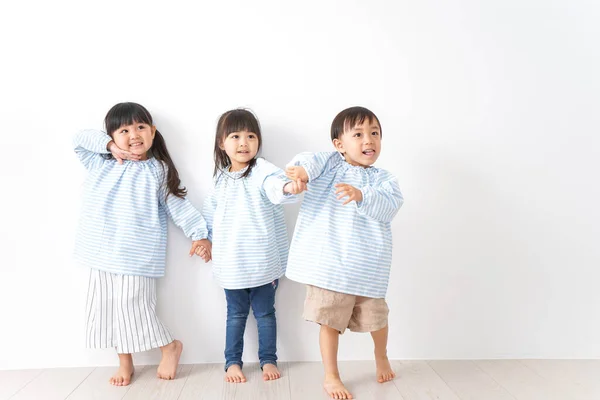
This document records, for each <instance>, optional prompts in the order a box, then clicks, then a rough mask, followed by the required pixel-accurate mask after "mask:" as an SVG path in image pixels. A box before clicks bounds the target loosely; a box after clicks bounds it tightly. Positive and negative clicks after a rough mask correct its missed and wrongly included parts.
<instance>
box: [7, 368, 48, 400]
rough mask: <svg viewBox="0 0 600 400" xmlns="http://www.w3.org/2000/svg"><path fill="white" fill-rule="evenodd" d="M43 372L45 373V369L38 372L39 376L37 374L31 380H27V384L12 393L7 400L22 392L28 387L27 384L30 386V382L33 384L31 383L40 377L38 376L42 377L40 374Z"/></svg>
mask: <svg viewBox="0 0 600 400" xmlns="http://www.w3.org/2000/svg"><path fill="white" fill-rule="evenodd" d="M45 371H46V370H45V369H42V370H41V371H40V373H39V374H37V375H36V376H34V377H33V378H31V380H29V382H27V383H26V384H24V385H23V387H22V388H21V389H19V390H17V391H16V392H14V393H13V394H12V395H11V396H10V397H9V398H8V400H10V399H12V398H13V397H15V396H16V395H17V394H19V392H20V391H21V390H23V389H25V388H26V387H27V386H29V384H30V383H31V382H33V381H35V380H36V379H37V378H39V377H40V375H42V374H43V373H44V372H45Z"/></svg>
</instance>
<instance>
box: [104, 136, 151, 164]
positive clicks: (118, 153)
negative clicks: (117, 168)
mask: <svg viewBox="0 0 600 400" xmlns="http://www.w3.org/2000/svg"><path fill="white" fill-rule="evenodd" d="M106 148H107V149H108V150H109V151H110V152H111V154H112V155H113V157H114V158H115V160H117V162H118V163H119V164H123V160H132V161H138V160H140V159H141V158H142V156H141V155H139V154H133V153H131V152H129V151H127V150H123V149H122V148H120V147H119V146H117V144H116V143H115V142H113V141H111V142H109V143H108V146H106Z"/></svg>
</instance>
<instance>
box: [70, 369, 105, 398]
mask: <svg viewBox="0 0 600 400" xmlns="http://www.w3.org/2000/svg"><path fill="white" fill-rule="evenodd" d="M96 369H98V367H94V369H92V370H91V371H90V373H89V374H87V375H86V376H85V378H83V379H82V380H81V382H79V384H78V385H77V386H75V387H74V388H73V390H71V392H70V393H69V394H68V395H67V397H65V400H66V399H68V398H69V397H70V396H71V395H72V394H73V393H74V392H75V391H76V390H77V388H78V387H79V386H81V384H82V383H83V382H85V380H86V379H87V378H89V377H90V375H92V374H93V373H94V371H95V370H96Z"/></svg>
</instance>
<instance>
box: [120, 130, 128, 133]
mask: <svg viewBox="0 0 600 400" xmlns="http://www.w3.org/2000/svg"><path fill="white" fill-rule="evenodd" d="M119 133H127V129H121V132H119Z"/></svg>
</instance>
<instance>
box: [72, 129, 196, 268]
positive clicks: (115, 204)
mask: <svg viewBox="0 0 600 400" xmlns="http://www.w3.org/2000/svg"><path fill="white" fill-rule="evenodd" d="M110 140H111V138H110V136H108V135H107V134H106V133H104V132H101V131H96V130H84V131H81V132H79V133H78V134H77V135H76V136H75V138H74V141H73V146H74V148H75V153H76V154H77V156H78V157H79V159H80V161H81V162H82V164H83V165H84V166H85V167H86V168H87V170H88V176H87V178H86V181H85V184H84V193H83V206H82V209H81V220H80V224H79V229H78V232H77V238H76V243H75V259H76V261H77V262H78V263H79V264H81V265H84V266H87V267H90V268H94V269H98V270H101V271H107V272H111V273H116V274H122V275H140V276H146V277H150V278H158V277H161V276H163V275H164V274H165V258H166V249H167V215H169V216H170V217H171V219H172V221H173V222H174V223H175V225H177V226H178V227H180V228H181V229H182V230H183V232H184V234H185V235H186V236H187V237H189V238H190V239H192V240H200V239H205V238H207V236H208V232H207V229H206V221H205V220H204V218H203V217H202V215H201V214H200V212H199V211H198V210H196V209H195V208H194V206H192V204H191V203H190V202H189V201H188V200H187V199H181V198H179V197H176V196H174V195H169V197H168V200H167V201H166V202H165V200H164V193H165V190H166V188H165V186H164V185H162V183H163V179H164V176H165V173H166V166H165V169H164V170H163V168H162V167H161V162H160V161H158V160H156V159H155V158H149V159H148V160H145V161H123V164H119V163H118V162H117V161H116V160H115V159H113V158H107V157H106V156H105V155H106V154H109V153H110V152H109V151H108V150H107V149H106V146H107V144H108V142H110Z"/></svg>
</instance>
